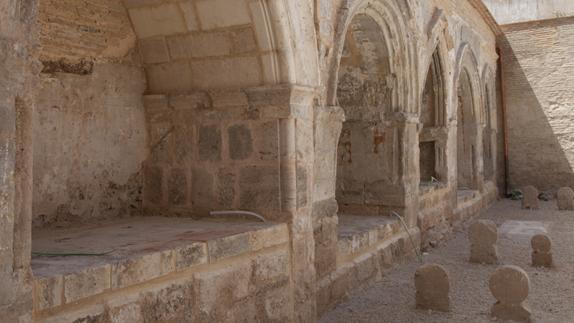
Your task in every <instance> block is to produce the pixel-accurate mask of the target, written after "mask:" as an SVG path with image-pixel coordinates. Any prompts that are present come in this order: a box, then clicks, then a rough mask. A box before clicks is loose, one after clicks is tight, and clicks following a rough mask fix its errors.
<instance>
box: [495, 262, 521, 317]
mask: <svg viewBox="0 0 574 323" xmlns="http://www.w3.org/2000/svg"><path fill="white" fill-rule="evenodd" d="M489 288H490V292H491V293H492V295H493V296H494V298H496V300H497V302H496V303H495V304H494V305H493V306H492V309H491V315H492V316H493V317H496V318H498V319H502V320H513V321H520V322H530V310H529V309H528V307H526V306H525V305H524V303H523V302H524V301H525V300H526V298H527V297H528V292H529V290H530V279H529V278H528V275H527V274H526V272H525V271H524V270H523V269H521V268H520V267H517V266H503V267H500V268H498V269H497V270H496V271H495V272H494V273H493V274H492V275H491V276H490V280H489Z"/></svg>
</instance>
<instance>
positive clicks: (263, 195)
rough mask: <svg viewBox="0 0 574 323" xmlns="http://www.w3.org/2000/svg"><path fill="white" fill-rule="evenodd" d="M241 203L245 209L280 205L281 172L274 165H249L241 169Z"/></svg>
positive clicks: (271, 208) (271, 207)
mask: <svg viewBox="0 0 574 323" xmlns="http://www.w3.org/2000/svg"><path fill="white" fill-rule="evenodd" d="M239 190H240V193H239V204H240V205H241V207H242V208H245V209H267V210H276V209H278V207H279V197H280V195H279V194H280V193H279V172H278V169H277V168H275V167H272V166H247V167H244V168H242V169H241V170H240V171H239Z"/></svg>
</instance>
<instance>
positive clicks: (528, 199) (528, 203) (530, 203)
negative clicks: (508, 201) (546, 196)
mask: <svg viewBox="0 0 574 323" xmlns="http://www.w3.org/2000/svg"><path fill="white" fill-rule="evenodd" d="M538 194H539V193H538V190H537V189H536V187H534V186H532V185H529V186H526V187H525V188H524V189H523V190H522V208H523V209H531V210H537V209H539V208H540V203H539V201H538Z"/></svg>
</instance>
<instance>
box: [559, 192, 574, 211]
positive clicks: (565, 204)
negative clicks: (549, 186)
mask: <svg viewBox="0 0 574 323" xmlns="http://www.w3.org/2000/svg"><path fill="white" fill-rule="evenodd" d="M556 203H557V204H558V210H563V211H574V190H572V189H571V188H570V187H562V188H560V189H559V190H558V193H557V194H556Z"/></svg>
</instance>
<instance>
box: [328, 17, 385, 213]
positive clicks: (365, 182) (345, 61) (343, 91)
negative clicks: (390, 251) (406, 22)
mask: <svg viewBox="0 0 574 323" xmlns="http://www.w3.org/2000/svg"><path fill="white" fill-rule="evenodd" d="M389 65H390V61H389V51H388V49H387V46H386V43H385V41H384V38H383V33H382V31H381V29H380V27H379V26H378V24H377V23H376V21H375V20H373V18H371V17H369V16H367V15H365V14H358V15H356V16H355V17H354V18H353V20H352V22H351V24H350V26H349V29H348V31H347V35H346V40H345V47H344V49H343V55H342V57H341V62H340V67H339V82H338V86H337V97H338V101H339V105H340V106H341V107H342V108H343V110H344V112H345V116H346V121H345V122H344V123H343V129H342V132H341V136H340V139H339V144H338V162H337V188H336V197H337V201H338V202H339V211H340V212H341V213H359V214H378V213H379V210H378V208H379V207H380V206H383V205H384V204H385V196H386V195H388V193H389V192H385V188H387V187H390V186H391V178H390V177H391V173H390V172H391V171H392V151H391V149H392V145H388V144H387V143H385V136H386V135H388V134H387V130H388V129H385V124H384V112H385V111H386V110H388V109H389V107H390V100H391V91H392V78H391V75H390V66H389Z"/></svg>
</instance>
